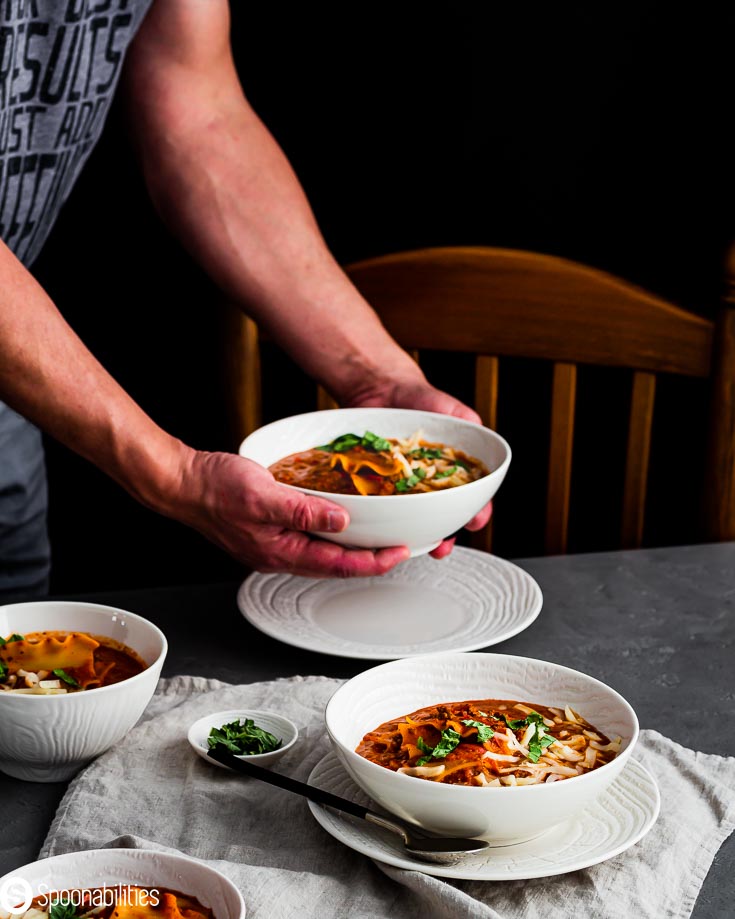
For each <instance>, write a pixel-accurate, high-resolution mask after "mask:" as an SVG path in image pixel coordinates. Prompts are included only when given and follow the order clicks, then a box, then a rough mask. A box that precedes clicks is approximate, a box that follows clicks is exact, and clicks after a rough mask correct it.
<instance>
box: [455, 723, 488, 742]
mask: <svg viewBox="0 0 735 919" xmlns="http://www.w3.org/2000/svg"><path fill="white" fill-rule="evenodd" d="M462 724H466V725H467V727H470V728H477V739H478V740H479V741H480V743H485V741H487V740H490V738H491V737H492V736H493V734H494V733H495V731H494V730H493V729H492V728H491V727H490V725H489V724H483V723H482V722H481V721H473V720H472V719H471V718H467V719H466V720H464V721H463V722H462Z"/></svg>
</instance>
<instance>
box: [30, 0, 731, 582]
mask: <svg viewBox="0 0 735 919" xmlns="http://www.w3.org/2000/svg"><path fill="white" fill-rule="evenodd" d="M232 8H233V45H234V49H235V56H236V60H237V64H238V68H239V71H240V75H241V79H242V82H243V85H244V87H245V91H246V94H247V95H248V97H249V99H250V101H251V103H252V104H253V105H254V107H255V108H256V110H257V111H258V112H259V114H260V115H261V117H262V118H263V119H264V121H265V122H266V124H267V125H268V126H269V127H270V129H271V130H272V132H273V133H274V134H275V136H276V138H277V139H278V141H279V142H280V143H281V145H282V146H283V148H284V150H285V151H286V153H287V155H288V156H289V158H290V159H291V162H292V163H293V165H294V167H295V169H296V172H297V174H298V175H299V177H300V179H301V181H302V183H303V185H304V187H305V189H306V191H307V194H308V196H309V198H310V200H311V202H312V205H313V207H314V209H315V211H316V214H317V217H318V219H319V221H320V224H321V226H322V229H323V231H324V233H325V235H326V238H327V240H328V242H329V244H330V246H331V247H332V249H333V251H334V252H335V254H336V256H337V258H338V259H339V260H340V261H343V262H348V261H350V260H353V259H357V258H363V257H367V256H371V255H376V254H380V253H384V252H389V251H395V250H399V249H406V248H413V247H419V246H428V245H444V244H484V245H495V246H505V247H515V248H521V249H534V250H538V251H542V252H546V253H552V254H558V255H562V256H565V257H568V258H572V259H576V260H579V261H582V262H586V263H587V264H590V265H594V266H597V267H600V268H603V269H605V270H608V271H611V272H614V273H616V274H619V275H621V276H622V277H624V278H627V279H629V280H632V281H634V282H636V283H638V284H640V285H642V286H644V287H647V288H648V289H650V290H652V291H654V292H656V293H659V294H662V295H664V296H666V297H668V298H670V299H671V300H673V301H674V302H676V303H678V304H680V305H681V306H683V307H685V308H687V309H691V310H693V311H696V312H698V313H700V314H703V315H707V316H714V315H715V313H716V310H717V305H718V300H719V297H720V295H721V288H722V277H723V274H722V265H723V256H724V252H725V248H726V245H727V243H728V241H729V239H730V237H731V231H732V226H731V223H732V217H731V215H732V213H733V210H732V204H733V201H732V188H731V184H730V183H729V173H731V172H732V166H731V163H732V153H733V149H732V147H733V145H732V142H731V138H730V131H729V122H731V121H732V114H731V108H732V101H731V95H732V94H731V90H732V81H731V75H730V71H731V66H730V63H729V60H730V58H731V48H730V46H731V41H732V34H733V25H735V23H733V22H732V19H733V18H734V17H732V16H730V17H726V16H725V14H724V13H722V14H717V15H715V14H714V13H709V14H708V13H707V12H703V11H702V9H701V8H698V9H697V11H696V14H695V13H694V11H693V10H692V9H682V11H681V12H678V11H674V10H672V9H671V8H670V7H669V6H667V5H664V4H653V3H638V4H636V5H635V6H633V5H631V6H630V7H627V6H626V5H624V4H623V5H615V6H614V7H609V8H608V9H607V11H602V12H600V11H590V10H588V9H586V8H583V7H582V6H579V7H576V6H574V5H571V6H569V5H565V6H564V7H561V6H560V5H554V7H553V8H549V7H546V8H545V11H544V12H539V11H538V10H536V9H534V10H533V11H531V12H526V13H523V14H521V13H518V14H513V13H508V12H507V11H505V10H503V11H500V9H499V8H498V9H495V8H494V7H493V6H490V5H486V6H480V5H470V4H466V5H463V6H457V7H455V8H454V9H453V10H451V11H449V10H448V9H446V8H441V7H439V6H437V7H427V6H426V5H423V6H418V5H415V6H413V5H409V6H402V7H401V9H402V12H401V14H400V15H399V14H398V13H397V12H396V10H395V9H393V8H392V7H389V6H387V5H385V6H381V5H374V4H371V5H369V6H368V5H364V6H363V7H351V12H350V14H349V15H347V14H346V13H345V12H343V11H342V12H340V11H337V12H335V11H327V10H326V9H324V11H323V12H322V11H320V10H319V9H318V8H317V9H314V8H310V9H309V12H308V14H307V13H305V12H299V13H296V12H294V10H292V9H291V8H290V7H288V6H285V5H284V6H280V7H279V6H278V5H276V6H273V7H272V12H270V13H268V14H264V13H262V12H260V13H258V14H257V15H254V14H253V10H252V5H251V4H238V3H235V4H232ZM35 273H36V274H37V276H38V277H39V278H40V280H41V281H42V283H43V284H44V285H45V286H46V287H47V289H48V290H49V291H50V293H51V295H52V296H53V297H54V298H55V299H56V302H57V303H58V304H59V306H60V308H61V309H62V311H63V312H64V314H65V315H66V316H67V318H68V319H69V321H70V322H71V323H72V325H73V326H74V328H75V329H76V330H77V331H78V332H79V333H80V335H81V336H82V338H83V339H84V340H85V341H86V342H87V344H88V345H89V347H90V348H91V349H92V350H93V351H94V353H95V354H96V355H97V356H98V357H99V358H100V359H101V360H102V362H103V363H104V364H105V366H107V367H108V369H109V370H110V371H111V372H112V373H113V374H114V375H115V376H116V377H117V379H118V380H120V382H121V383H122V385H123V386H125V387H126V388H127V389H128V390H129V391H130V392H131V393H132V395H133V396H134V397H135V398H136V399H137V400H138V401H139V402H140V403H141V404H142V405H143V407H144V408H145V409H146V410H147V411H148V412H149V413H150V414H151V415H152V416H153V418H154V419H156V421H157V422H158V423H159V424H161V425H162V426H163V427H164V428H166V429H167V430H169V431H171V432H172V433H174V434H176V435H177V436H179V437H181V438H183V439H184V440H186V441H187V442H188V443H190V444H192V445H194V446H196V447H199V448H202V449H207V450H218V449H229V450H232V449H236V443H235V441H234V438H233V436H232V434H231V431H230V429H229V426H228V414H227V405H228V393H227V386H226V380H225V374H224V348H223V342H224V336H225V334H226V333H225V319H226V307H224V306H223V304H222V302H221V297H220V296H219V294H218V292H217V291H216V290H215V289H214V288H213V287H212V286H211V285H210V284H209V282H208V281H207V279H206V278H205V277H204V276H203V275H202V274H201V273H200V272H199V270H198V269H197V268H196V267H195V266H194V265H192V263H191V262H190V260H189V259H188V258H187V257H186V255H185V254H184V253H183V252H182V251H181V249H180V248H179V247H178V245H177V243H176V242H175V241H173V240H172V239H171V238H170V237H169V235H168V234H167V232H166V231H165V230H164V229H163V228H162V227H161V225H160V224H159V223H158V221H157V219H156V216H155V214H154V213H153V211H152V208H151V206H150V205H149V203H148V202H147V199H146V195H145V191H144V189H143V187H142V182H141V179H140V177H139V175H138V172H137V169H136V166H135V164H134V161H133V157H132V154H131V151H130V149H129V145H128V142H127V139H126V132H125V128H124V125H123V123H122V119H121V117H120V113H119V111H116V112H114V113H113V116H112V118H111V119H110V122H109V124H108V127H107V129H106V132H105V135H104V137H103V140H102V143H101V144H100V146H99V147H98V149H97V150H96V151H95V153H94V154H93V156H92V159H91V161H90V163H89V164H88V168H87V169H86V171H85V173H84V175H83V176H82V179H81V181H80V183H79V185H78V187H77V188H76V189H75V191H74V193H73V195H72V197H71V199H70V201H69V203H68V204H67V205H66V207H65V209H64V211H63V213H62V216H61V219H60V220H59V223H58V224H57V226H56V229H55V230H54V233H53V236H52V238H51V240H50V241H49V243H48V245H47V248H46V250H45V252H44V254H43V256H42V257H41V259H40V260H39V261H38V262H37V264H36V266H35ZM266 352H267V353H266V364H267V372H266V380H265V396H266V399H265V407H266V415H267V418H266V420H270V419H271V418H273V417H278V416H279V415H284V414H290V413H292V412H294V411H300V410H302V409H304V410H306V409H310V408H312V407H313V402H312V391H313V390H312V388H311V387H310V386H304V385H303V379H302V378H301V376H300V375H299V373H298V371H297V370H296V369H295V368H293V366H292V365H290V363H289V362H288V361H286V359H285V358H284V357H283V356H282V355H280V354H279V353H278V352H277V350H276V349H275V348H273V347H272V346H268V347H267V348H266ZM466 363H467V362H465V361H462V360H461V358H460V359H457V358H455V359H438V358H437V357H436V356H432V355H429V356H428V358H427V361H426V367H427V372H428V373H429V375H430V377H431V378H432V380H433V381H434V382H436V383H437V384H438V385H442V386H443V387H444V388H447V389H450V390H452V391H454V392H456V393H457V394H458V395H460V396H461V397H465V398H470V393H471V381H470V379H469V378H468V376H467V374H466V372H465V370H464V367H465V364H466ZM549 379H550V369H549V368H548V367H545V366H535V365H532V364H531V363H529V362H523V361H506V362H503V363H502V364H501V392H500V420H499V425H498V427H499V430H500V431H501V433H503V434H504V435H505V436H506V437H507V438H508V439H509V440H510V442H511V444H512V445H513V448H514V462H513V467H512V469H511V472H510V473H509V475H508V478H507V480H506V484H505V485H504V486H503V489H502V490H501V493H500V495H499V497H498V499H497V501H496V519H497V526H496V534H497V541H496V550H497V551H498V552H499V554H502V555H506V556H520V555H531V554H536V553H540V552H541V551H542V535H543V523H542V511H543V496H544V487H545V461H546V455H545V449H546V446H547V441H548V381H549ZM629 392H630V379H629V375H626V374H624V373H622V372H619V371H612V370H601V369H583V370H582V372H581V375H580V380H579V386H578V393H579V394H578V414H577V425H578V427H577V430H578V432H579V436H578V437H577V443H576V445H575V456H574V478H573V513H572V521H571V543H572V549H573V550H580V549H585V550H590V549H593V550H594V549H604V548H608V547H612V546H614V545H615V544H616V538H617V527H618V522H619V511H620V499H621V494H622V474H621V469H622V462H623V459H624V452H625V442H624V435H625V423H626V413H627V404H628V397H629ZM706 399H707V390H706V386H705V385H704V384H703V383H699V382H692V381H686V380H684V381H681V380H673V379H667V378H660V384H659V388H658V391H657V417H656V421H655V441H654V448H653V456H652V469H653V474H652V476H651V483H650V497H649V507H648V511H649V513H648V520H649V523H648V524H647V529H646V536H645V541H646V543H647V544H649V545H661V544H666V543H678V542H694V541H697V540H698V539H699V538H700V537H701V530H700V528H699V523H698V509H699V504H700V495H701V487H702V485H703V483H704V482H705V481H706V477H705V474H704V473H705V470H704V467H703V462H702V438H703V436H704V431H705V424H706V412H705V409H706ZM48 466H49V477H50V488H51V510H50V529H51V535H52V540H53V547H54V562H55V563H54V569H53V583H52V589H53V590H54V591H55V592H64V591H81V590H94V589H104V588H113V587H122V586H143V585H149V584H164V583H174V582H186V581H203V580H212V579H219V578H225V577H230V576H236V575H237V572H238V567H237V566H236V565H235V563H234V562H231V561H230V560H228V559H227V558H225V557H224V556H223V555H221V554H220V553H218V552H217V551H216V550H215V549H214V548H212V547H210V546H209V545H207V544H206V543H205V542H204V541H203V540H202V539H200V538H199V537H198V536H197V535H196V534H194V533H191V532H189V531H186V530H185V529H184V528H183V527H181V526H179V525H177V524H174V523H172V522H170V521H167V520H164V519H162V518H158V517H156V516H155V515H153V514H151V513H150V512H148V511H145V510H143V509H142V508H140V507H138V506H137V505H135V503H134V502H133V501H132V499H130V498H128V497H127V495H126V494H124V493H123V492H122V491H121V490H120V489H119V488H118V487H117V486H115V485H113V484H112V483H111V482H109V481H107V480H106V479H105V477H104V476H103V475H102V474H101V473H99V472H98V471H97V470H95V469H93V468H92V467H91V466H89V465H88V464H86V463H84V462H83V461H82V460H80V459H78V458H77V457H75V456H74V455H73V454H70V453H69V452H68V451H66V450H65V449H63V448H62V447H60V446H58V445H56V444H54V443H49V444H48Z"/></svg>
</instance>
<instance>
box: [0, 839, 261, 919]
mask: <svg viewBox="0 0 735 919" xmlns="http://www.w3.org/2000/svg"><path fill="white" fill-rule="evenodd" d="M128 852H130V853H135V856H136V858H138V857H140V858H144V857H145V856H150V857H151V858H155V859H162V860H164V861H169V862H173V863H174V864H176V863H183V864H184V865H187V864H193V865H197V867H198V868H199V869H200V870H204V871H205V873H206V872H211V873H212V874H214V875H216V876H217V877H218V878H219V880H220V882H222V883H223V884H224V886H225V887H227V888H228V889H229V890H230V892H231V893H232V894H234V895H235V899H236V900H237V901H238V902H239V904H240V916H241V917H244V916H245V914H246V909H245V901H244V899H243V896H242V894H241V893H240V890H239V888H238V887H237V885H236V884H235V882H234V881H232V880H230V878H228V877H227V875H226V874H223V873H222V872H221V871H219V870H218V869H217V868H213V867H212V866H211V865H209V864H207V862H206V861H204V860H203V859H200V858H194V857H193V856H191V855H184V854H183V853H180V852H160V851H158V850H156V849H133V848H123V847H119V848H117V847H116V848H104V849H79V850H75V851H73V852H63V853H61V854H59V855H52V856H49V857H47V858H39V859H36V861H34V862H29V863H27V864H25V865H22V866H21V867H20V868H15V869H13V870H11V871H9V872H8V873H7V874H6V875H4V876H3V877H0V881H3V880H5V879H7V878H11V877H21V878H22V877H24V872H26V871H29V870H30V869H33V868H36V866H38V865H43V863H44V862H50V861H55V862H57V861H69V862H71V863H73V862H74V860H75V858H76V856H89V855H91V854H92V853H95V854H94V856H93V857H94V858H95V859H99V860H104V857H105V856H108V857H110V858H112V859H114V858H115V855H116V854H117V853H120V854H121V855H122V857H123V858H125V853H128ZM98 853H99V854H98ZM70 870H71V869H70ZM105 873H106V872H105V869H104V868H101V869H100V874H101V875H104V874H105ZM36 883H38V882H36ZM104 883H105V882H104V880H103V881H102V885H104ZM117 883H119V881H118V880H115V884H117ZM129 883H134V880H133V879H132V878H131V880H130V882H129ZM102 885H99V886H102ZM182 893H184V895H185V896H196V894H195V893H194V892H193V891H182ZM215 919H217V917H215Z"/></svg>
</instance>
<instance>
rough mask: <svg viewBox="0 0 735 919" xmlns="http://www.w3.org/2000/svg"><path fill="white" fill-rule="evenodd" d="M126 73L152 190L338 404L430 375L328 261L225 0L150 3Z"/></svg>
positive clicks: (216, 271)
mask: <svg viewBox="0 0 735 919" xmlns="http://www.w3.org/2000/svg"><path fill="white" fill-rule="evenodd" d="M125 79H126V88H127V91H128V99H129V103H130V121H131V124H132V126H133V129H134V135H135V138H136V140H137V145H138V148H139V152H140V157H141V161H142V164H143V169H144V173H145V177H146V181H147V184H148V187H149V190H150V193H151V195H152V198H153V200H154V202H155V204H156V206H157V208H158V210H159V211H160V213H161V215H162V216H163V218H164V219H165V221H166V222H167V223H168V224H169V226H170V227H172V229H173V230H174V231H175V232H176V233H177V235H178V236H179V237H180V238H181V239H182V240H183V242H184V243H185V245H186V246H187V247H188V248H189V250H190V251H191V252H192V253H193V254H194V256H195V257H196V258H197V260H198V261H199V262H200V263H201V264H203V266H204V267H205V268H206V269H207V270H208V272H209V273H210V275H211V276H212V277H213V278H214V279H215V280H216V281H217V283H218V284H219V285H220V286H221V287H222V288H223V289H224V290H226V291H227V292H228V293H229V294H230V295H231V296H232V298H233V299H234V300H235V301H236V302H238V303H240V304H241V305H243V306H244V307H245V308H246V309H247V311H248V312H249V313H251V314H252V315H253V316H254V317H255V318H256V319H257V320H258V322H259V323H261V324H262V325H263V326H265V327H266V328H267V329H268V330H269V331H270V332H271V333H272V334H273V335H274V337H275V338H276V339H277V340H278V341H279V343H280V344H282V345H283V347H285V348H286V349H287V350H288V351H289V352H290V353H291V355H292V356H293V357H294V359H295V360H297V361H298V363H299V364H300V365H301V366H302V367H304V369H305V370H307V371H308V372H309V373H310V374H311V375H312V376H313V377H315V378H316V379H318V380H319V381H320V382H322V383H324V384H325V385H326V386H327V388H328V389H330V391H331V392H333V393H334V394H335V395H336V396H338V397H339V398H340V400H341V401H342V402H343V403H345V404H349V403H354V402H358V401H359V402H360V403H361V404H364V401H365V398H366V397H367V396H368V391H372V390H373V389H377V388H380V389H381V395H384V394H385V393H383V389H385V387H386V385H397V384H401V385H407V386H427V384H426V380H425V378H424V376H423V374H422V373H421V371H420V369H419V368H418V367H417V365H416V364H415V363H414V362H413V361H412V360H411V359H410V357H409V356H408V355H407V354H406V353H405V352H404V351H403V350H402V349H401V348H400V347H398V345H397V344H396V343H395V341H393V339H392V338H391V337H390V336H389V335H388V333H387V332H386V331H385V329H384V328H383V326H382V324H381V323H380V321H379V319H378V317H377V316H376V314H375V313H374V311H373V310H372V308H371V307H370V306H369V305H368V304H367V303H366V301H365V300H364V299H363V298H362V297H361V295H360V294H359V293H358V292H357V290H356V289H355V287H354V286H353V285H352V284H351V283H350V281H349V280H348V278H347V277H346V275H345V274H344V272H343V271H342V270H341V268H340V267H339V265H338V264H337V263H336V262H335V260H334V258H333V257H332V255H331V253H330V252H329V250H328V249H327V247H326V245H325V243H324V240H323V239H322V236H321V233H320V232H319V228H318V227H317V224H316V222H315V220H314V217H313V214H312V212H311V209H310V207H309V204H308V202H307V200H306V198H305V196H304V193H303V191H302V189H301V187H300V185H299V183H298V181H297V179H296V176H295V175H294V173H293V171H292V169H291V167H290V165H289V163H288V161H287V160H286V158H285V156H284V154H283V152H282V151H281V149H280V148H279V147H278V145H277V144H276V143H275V141H274V140H273V138H272V137H271V135H270V134H269V132H268V131H267V129H266V128H265V126H264V125H263V123H262V122H261V121H260V119H259V118H258V116H257V115H256V114H255V112H254V111H253V110H252V108H251V107H250V105H249V103H248V102H247V100H246V99H245V96H244V95H243V92H242V89H241V87H240V84H239V81H238V78H237V74H236V71H235V67H234V64H233V61H232V55H231V51H230V43H229V9H228V4H227V2H226V0H208V2H206V3H202V2H201V0H156V2H155V3H154V5H153V7H152V9H151V11H150V13H149V15H148V17H147V19H146V21H145V23H144V26H143V29H142V30H141V33H140V34H139V36H138V37H137V38H136V41H135V43H134V46H133V48H132V49H131V52H130V54H129V57H128V61H127V64H126V71H125ZM434 392H436V391H434ZM450 398H451V397H448V396H447V397H446V399H447V400H449V399H450ZM452 401H454V407H455V408H456V410H457V412H458V413H459V412H460V411H461V409H460V404H459V403H457V402H456V400H452ZM461 408H462V409H464V412H462V413H469V410H468V409H466V408H465V407H461ZM469 414H472V413H469ZM475 417H476V416H475Z"/></svg>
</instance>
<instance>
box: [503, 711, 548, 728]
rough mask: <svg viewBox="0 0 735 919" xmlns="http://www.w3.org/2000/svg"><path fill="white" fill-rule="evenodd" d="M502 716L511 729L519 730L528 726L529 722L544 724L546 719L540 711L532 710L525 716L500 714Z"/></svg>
mask: <svg viewBox="0 0 735 919" xmlns="http://www.w3.org/2000/svg"><path fill="white" fill-rule="evenodd" d="M500 717H501V718H502V719H503V721H505V723H506V724H507V725H508V727H509V728H510V729H511V731H519V730H520V729H521V728H527V727H528V725H529V724H543V723H544V719H543V718H542V717H541V715H539V713H538V712H531V713H530V714H529V715H527V716H526V717H525V718H516V719H515V720H513V719H512V718H508V717H507V715H502V714H501V715H500Z"/></svg>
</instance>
